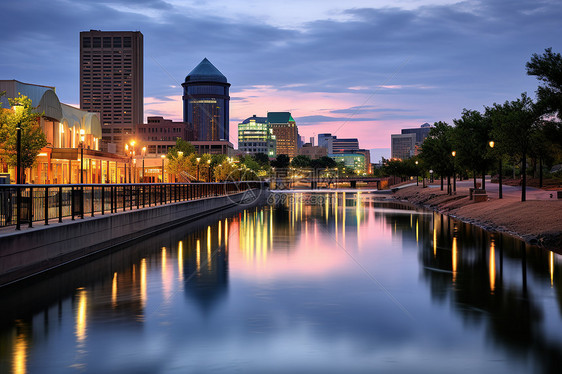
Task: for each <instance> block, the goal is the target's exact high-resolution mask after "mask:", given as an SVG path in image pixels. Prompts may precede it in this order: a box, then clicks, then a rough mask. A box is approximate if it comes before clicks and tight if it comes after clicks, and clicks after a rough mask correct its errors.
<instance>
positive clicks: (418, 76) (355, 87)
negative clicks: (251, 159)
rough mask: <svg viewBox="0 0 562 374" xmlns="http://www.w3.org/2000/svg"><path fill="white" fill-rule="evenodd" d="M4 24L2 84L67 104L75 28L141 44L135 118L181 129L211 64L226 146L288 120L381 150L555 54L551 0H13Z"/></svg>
mask: <svg viewBox="0 0 562 374" xmlns="http://www.w3.org/2000/svg"><path fill="white" fill-rule="evenodd" d="M390 4H392V7H390ZM219 9H221V10H222V11H221V12H220V13H218V12H217V11H218V10H219ZM3 14H4V17H3V18H4V20H3V21H4V22H3V24H2V26H0V30H2V32H3V35H4V36H5V39H4V40H5V41H4V42H3V45H4V48H3V49H2V51H1V52H0V66H1V71H2V78H3V79H17V80H19V81H22V82H26V83H32V84H42V85H51V86H56V87H57V94H58V95H60V97H61V99H62V100H63V101H64V102H67V103H70V104H74V105H77V106H78V103H79V33H80V31H87V30H90V29H99V30H102V31H126V30H130V31H137V30H138V31H141V32H142V33H143V34H144V39H145V56H144V57H145V58H144V60H145V66H144V79H145V90H144V98H145V105H144V112H145V113H144V115H145V117H148V116H158V115H159V116H163V117H165V118H168V119H172V120H176V121H181V119H182V102H181V93H182V92H181V91H182V89H181V82H182V81H183V77H185V75H186V74H187V73H188V72H189V71H190V70H191V69H192V67H193V66H196V65H197V63H198V62H199V61H201V59H203V58H204V57H207V58H209V59H210V60H211V61H213V62H215V63H216V64H217V65H218V66H220V69H221V71H222V72H223V73H224V74H225V75H226V76H228V77H229V82H231V83H232V89H231V97H232V100H231V112H230V126H231V131H230V140H231V141H232V142H233V143H236V139H235V138H236V136H233V134H236V126H237V124H238V123H240V122H242V121H243V120H244V119H245V118H247V117H249V116H251V115H253V114H260V115H261V114H262V113H267V112H268V111H269V112H272V111H290V112H291V113H292V114H293V116H294V118H295V119H296V120H297V123H298V126H299V133H300V134H301V135H303V136H304V137H305V138H309V137H310V136H316V135H317V134H318V133H328V132H329V133H332V134H334V135H336V136H345V137H357V138H359V140H360V142H361V147H362V148H367V149H374V148H387V149H388V150H390V134H393V133H399V132H400V129H402V128H411V127H419V126H420V125H421V124H423V123H425V122H429V123H433V122H435V121H440V120H443V121H447V122H449V123H450V124H452V119H453V118H458V117H459V116H460V114H461V111H462V109H463V108H468V109H476V110H482V109H483V106H484V105H492V104H493V103H494V102H504V101H506V100H512V99H514V98H516V97H517V96H518V95H519V94H520V93H521V92H524V91H526V92H528V94H529V95H531V96H534V91H535V89H536V87H537V84H538V82H537V81H536V79H535V77H528V76H526V73H525V62H527V61H528V60H529V59H530V56H531V55H532V54H533V53H541V52H542V51H544V49H545V48H548V47H552V48H553V50H554V51H560V50H561V49H562V46H561V44H562V42H560V41H559V40H557V35H558V34H557V31H558V25H559V21H558V20H559V19H560V15H562V4H559V3H557V2H554V1H539V2H535V1H533V2H531V1H512V2H494V3H493V4H489V3H485V2H479V1H465V2H460V3H456V2H453V1H446V0H441V1H400V2H392V3H390V2H385V1H375V2H372V1H369V2H367V1H351V2H346V4H345V5H340V4H339V3H336V2H334V1H326V2H322V3H321V4H317V3H313V2H311V1H299V2H293V1H289V2H287V3H286V4H285V7H284V8H283V7H281V5H279V4H275V3H271V4H263V2H259V3H256V2H251V1H250V2H244V3H228V2H224V1H217V2H213V3H212V4H207V3H206V4H201V5H200V4H195V3H193V4H192V3H187V2H183V1H182V2H180V1H171V0H170V1H141V2H135V3H131V2H128V1H125V0H123V1H106V2H95V3H92V2H80V1H76V2H72V3H70V2H67V1H62V0H60V1H55V2H54V3H50V4H44V3H42V2H36V1H32V0H24V1H20V2H18V3H17V4H16V3H11V4H5V5H4V9H3ZM216 14H221V15H220V16H216ZM248 20H252V21H251V22H249V21H248ZM256 20H259V22H255V21H256ZM209 30H212V31H213V32H209ZM256 56H260V58H256ZM388 153H390V152H389V151H388ZM376 160H377V158H376V157H374V158H373V161H376Z"/></svg>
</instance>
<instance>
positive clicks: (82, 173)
mask: <svg viewBox="0 0 562 374" xmlns="http://www.w3.org/2000/svg"><path fill="white" fill-rule="evenodd" d="M84 134H85V131H84V129H80V184H84V138H85V137H84Z"/></svg>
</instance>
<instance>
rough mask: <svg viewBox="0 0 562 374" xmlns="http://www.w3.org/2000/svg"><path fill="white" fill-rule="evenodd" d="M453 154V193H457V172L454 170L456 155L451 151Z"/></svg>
mask: <svg viewBox="0 0 562 374" xmlns="http://www.w3.org/2000/svg"><path fill="white" fill-rule="evenodd" d="M451 155H453V194H455V195H456V194H457V174H456V170H455V156H456V155H457V152H456V151H453V152H451Z"/></svg>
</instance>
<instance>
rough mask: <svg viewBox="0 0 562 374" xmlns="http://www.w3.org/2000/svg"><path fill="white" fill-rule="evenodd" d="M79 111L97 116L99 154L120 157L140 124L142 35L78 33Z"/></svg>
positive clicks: (136, 32)
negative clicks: (108, 152)
mask: <svg viewBox="0 0 562 374" xmlns="http://www.w3.org/2000/svg"><path fill="white" fill-rule="evenodd" d="M80 108H82V109H84V110H87V111H90V112H99V113H100V115H101V118H100V120H101V123H102V142H101V144H100V148H101V150H103V151H110V152H117V153H123V150H124V148H123V147H124V144H125V143H126V142H127V140H128V138H130V137H131V135H132V133H133V129H134V126H135V125H136V124H139V123H143V35H142V33H141V32H140V31H99V30H90V31H83V32H81V33H80Z"/></svg>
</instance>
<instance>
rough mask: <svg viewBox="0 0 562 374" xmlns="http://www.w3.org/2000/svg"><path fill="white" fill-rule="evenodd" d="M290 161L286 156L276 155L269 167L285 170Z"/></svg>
mask: <svg viewBox="0 0 562 374" xmlns="http://www.w3.org/2000/svg"><path fill="white" fill-rule="evenodd" d="M290 161H291V159H290V158H289V156H287V155H277V158H276V159H275V160H273V161H271V166H273V167H274V168H279V169H283V168H287V167H289V162H290Z"/></svg>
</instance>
